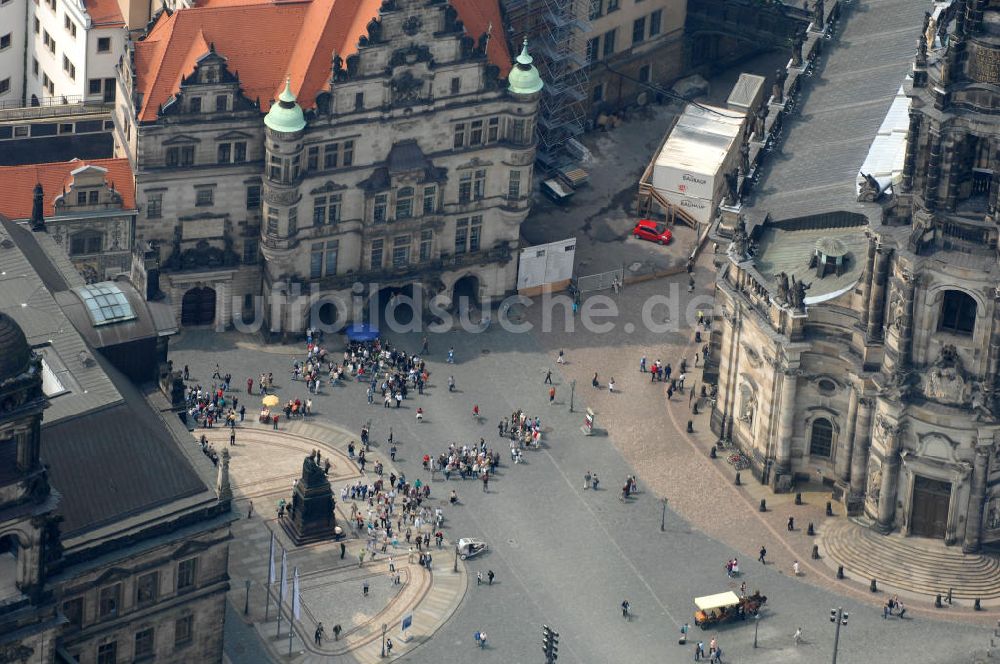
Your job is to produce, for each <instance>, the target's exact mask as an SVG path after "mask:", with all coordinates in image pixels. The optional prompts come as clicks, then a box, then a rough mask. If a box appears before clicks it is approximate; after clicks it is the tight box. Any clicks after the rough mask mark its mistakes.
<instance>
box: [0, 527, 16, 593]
mask: <svg viewBox="0 0 1000 664" xmlns="http://www.w3.org/2000/svg"><path fill="white" fill-rule="evenodd" d="M19 552H20V543H19V542H18V540H17V535H14V534H9V535H4V536H3V537H0V578H6V579H11V580H12V581H13V582H14V583H15V584H16V583H17V582H19V581H20V579H19V577H18V574H17V572H18V570H17V557H18V554H19ZM0 585H2V584H0ZM4 590H13V588H3V587H0V593H3V591H4Z"/></svg>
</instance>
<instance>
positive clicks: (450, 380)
mask: <svg viewBox="0 0 1000 664" xmlns="http://www.w3.org/2000/svg"><path fill="white" fill-rule="evenodd" d="M448 391H449V392H454V391H455V377H454V376H448Z"/></svg>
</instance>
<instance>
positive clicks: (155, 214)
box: [146, 192, 163, 219]
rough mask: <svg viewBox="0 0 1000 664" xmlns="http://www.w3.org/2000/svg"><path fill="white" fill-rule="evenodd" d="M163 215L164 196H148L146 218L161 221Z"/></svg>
mask: <svg viewBox="0 0 1000 664" xmlns="http://www.w3.org/2000/svg"><path fill="white" fill-rule="evenodd" d="M162 215H163V194H161V193H159V192H157V193H155V194H147V195H146V218H147V219H159V218H160V217H161V216H162Z"/></svg>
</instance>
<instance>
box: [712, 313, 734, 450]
mask: <svg viewBox="0 0 1000 664" xmlns="http://www.w3.org/2000/svg"><path fill="white" fill-rule="evenodd" d="M722 318H723V321H724V322H723V335H722V347H721V348H720V349H719V391H718V394H717V395H716V401H715V408H714V409H713V411H712V423H713V425H714V426H716V427H718V434H719V438H720V439H725V438H727V437H731V436H732V429H733V408H734V405H733V404H734V403H735V399H736V387H737V386H736V384H735V383H736V381H735V380H734V377H735V370H736V365H737V355H738V351H736V348H737V346H738V344H739V339H738V335H739V330H740V321H739V317H738V314H737V313H736V311H735V310H734V311H733V312H732V313H728V312H727V311H726V310H725V309H724V310H723V315H722Z"/></svg>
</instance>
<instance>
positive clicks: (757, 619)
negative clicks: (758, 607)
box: [753, 613, 760, 648]
mask: <svg viewBox="0 0 1000 664" xmlns="http://www.w3.org/2000/svg"><path fill="white" fill-rule="evenodd" d="M759 625H760V614H759V613H755V614H753V647H754V648H756V647H757V627H758V626H759Z"/></svg>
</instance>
